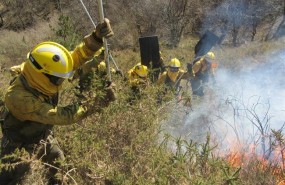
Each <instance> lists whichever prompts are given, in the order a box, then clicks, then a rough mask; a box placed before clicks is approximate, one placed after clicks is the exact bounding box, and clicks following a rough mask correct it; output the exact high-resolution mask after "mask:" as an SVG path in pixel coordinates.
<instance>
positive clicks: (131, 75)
mask: <svg viewBox="0 0 285 185" xmlns="http://www.w3.org/2000/svg"><path fill="white" fill-rule="evenodd" d="M128 77H129V84H130V85H131V86H136V85H138V84H139V79H138V77H137V76H136V75H134V73H133V69H130V70H129V71H128Z"/></svg>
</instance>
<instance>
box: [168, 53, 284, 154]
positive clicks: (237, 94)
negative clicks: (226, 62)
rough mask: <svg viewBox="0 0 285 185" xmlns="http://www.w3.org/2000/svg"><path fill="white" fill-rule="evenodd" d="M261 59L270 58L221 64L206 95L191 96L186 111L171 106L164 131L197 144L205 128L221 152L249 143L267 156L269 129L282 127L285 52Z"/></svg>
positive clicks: (200, 141)
mask: <svg viewBox="0 0 285 185" xmlns="http://www.w3.org/2000/svg"><path fill="white" fill-rule="evenodd" d="M262 58H269V59H270V60H268V61H263V63H261V64H259V65H255V67H252V68H250V67H248V65H247V68H245V69H242V70H240V71H239V72H232V70H231V69H225V68H222V65H220V69H219V70H218V71H217V74H216V86H215V87H214V88H210V90H209V91H208V93H206V94H205V96H203V97H201V98H197V97H196V98H195V97H194V99H193V103H192V105H193V107H192V110H191V111H190V112H189V114H185V111H183V109H181V108H179V109H178V108H177V107H176V108H175V110H173V112H172V116H171V117H172V119H171V120H168V122H167V123H166V124H167V126H166V128H167V131H168V132H169V133H170V134H172V135H173V136H174V137H181V138H183V139H186V140H188V141H189V140H194V141H196V142H198V143H203V142H204V141H205V139H206V135H207V134H208V133H210V135H211V136H212V139H213V140H214V142H215V143H216V144H217V145H218V148H219V149H220V150H222V151H228V150H231V149H232V148H234V147H237V146H236V145H238V144H240V145H241V146H243V147H245V149H249V146H252V145H254V147H255V152H258V153H259V154H262V155H268V154H269V153H268V152H269V150H270V145H271V144H270V142H271V140H270V139H272V138H271V136H272V135H271V134H272V132H271V129H274V130H279V129H282V126H283V124H284V123H285V114H284V111H285V101H284V99H285V84H284V76H285V52H276V53H274V54H272V55H270V56H268V55H267V56H264V57H262ZM244 63H247V64H250V63H252V61H251V59H246V60H245V61H244ZM175 116H176V117H177V118H175Z"/></svg>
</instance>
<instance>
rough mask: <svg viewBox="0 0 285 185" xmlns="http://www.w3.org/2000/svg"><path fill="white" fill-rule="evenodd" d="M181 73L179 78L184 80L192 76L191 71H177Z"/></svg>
mask: <svg viewBox="0 0 285 185" xmlns="http://www.w3.org/2000/svg"><path fill="white" fill-rule="evenodd" d="M180 75H182V77H181V79H185V80H188V79H191V78H193V77H194V75H193V73H192V71H186V72H185V71H183V70H180V71H179V76H180Z"/></svg>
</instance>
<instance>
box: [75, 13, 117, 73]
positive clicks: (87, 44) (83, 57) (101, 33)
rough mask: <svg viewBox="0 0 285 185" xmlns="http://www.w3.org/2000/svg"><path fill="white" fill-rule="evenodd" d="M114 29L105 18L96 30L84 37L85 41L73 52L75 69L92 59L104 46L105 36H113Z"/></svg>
mask: <svg viewBox="0 0 285 185" xmlns="http://www.w3.org/2000/svg"><path fill="white" fill-rule="evenodd" d="M113 35H114V33H113V30H112V28H111V25H110V21H109V20H108V19H106V18H105V19H104V21H103V22H102V23H99V24H98V25H97V26H96V28H95V30H94V31H93V32H92V33H91V34H90V35H87V36H85V37H84V39H83V42H82V43H81V44H79V45H78V46H77V47H76V48H75V49H74V51H73V52H72V53H71V55H72V58H73V61H74V69H77V68H78V67H79V66H81V65H82V64H84V63H85V62H86V61H88V60H91V59H92V58H93V56H94V55H95V53H96V51H98V50H99V49H101V47H102V46H103V37H105V38H109V37H111V36H113Z"/></svg>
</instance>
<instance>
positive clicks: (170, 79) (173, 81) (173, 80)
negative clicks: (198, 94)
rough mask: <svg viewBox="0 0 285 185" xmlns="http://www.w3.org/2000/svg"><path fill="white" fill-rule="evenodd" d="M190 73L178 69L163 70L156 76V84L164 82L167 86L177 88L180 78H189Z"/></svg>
mask: <svg viewBox="0 0 285 185" xmlns="http://www.w3.org/2000/svg"><path fill="white" fill-rule="evenodd" d="M191 77H192V75H191V74H190V73H188V72H185V71H184V70H181V69H179V71H178V72H176V73H172V72H170V71H168V70H167V71H164V72H163V73H162V74H161V75H160V76H159V78H158V80H157V84H158V85H161V84H165V85H167V86H169V87H173V88H174V87H175V88H177V87H178V86H179V85H180V81H181V80H182V79H189V78H191Z"/></svg>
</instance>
